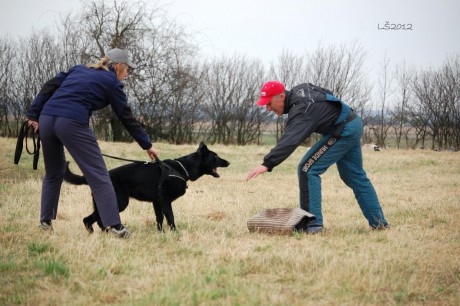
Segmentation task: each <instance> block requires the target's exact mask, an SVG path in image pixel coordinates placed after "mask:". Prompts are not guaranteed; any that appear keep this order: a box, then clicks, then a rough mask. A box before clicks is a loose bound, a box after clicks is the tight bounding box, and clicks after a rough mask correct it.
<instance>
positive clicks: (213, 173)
mask: <svg viewBox="0 0 460 306" xmlns="http://www.w3.org/2000/svg"><path fill="white" fill-rule="evenodd" d="M212 176H214V177H220V175H219V173H217V168H214V169H212Z"/></svg>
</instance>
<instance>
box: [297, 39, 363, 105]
mask: <svg viewBox="0 0 460 306" xmlns="http://www.w3.org/2000/svg"><path fill="white" fill-rule="evenodd" d="M366 57H367V55H366V53H365V51H364V50H363V48H362V46H361V45H360V44H359V43H358V42H357V41H356V40H354V41H352V42H351V43H349V44H342V45H339V46H333V45H331V46H329V47H324V46H322V45H319V46H318V48H317V49H316V51H315V52H313V53H312V54H307V62H306V68H307V71H306V74H305V76H306V77H308V81H309V82H310V83H313V84H315V85H319V86H322V87H325V88H328V89H329V90H331V91H332V92H333V93H334V95H336V96H337V97H338V98H339V99H341V100H343V101H344V102H346V103H348V104H350V106H351V107H352V108H353V109H354V110H355V111H356V112H358V113H360V112H362V111H363V110H364V109H365V107H366V104H367V103H368V101H369V95H370V87H369V85H368V82H367V73H366V71H365V66H364V64H365V61H366Z"/></svg>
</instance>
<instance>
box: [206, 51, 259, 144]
mask: <svg viewBox="0 0 460 306" xmlns="http://www.w3.org/2000/svg"><path fill="white" fill-rule="evenodd" d="M263 73H264V71H263V68H262V65H261V63H260V62H259V61H254V60H253V61H251V60H248V59H247V58H246V57H244V56H237V55H235V56H233V57H232V58H226V57H222V58H221V59H216V60H214V61H213V62H212V63H211V64H210V68H209V70H208V73H207V77H206V83H205V88H206V90H207V96H206V106H205V108H204V113H205V114H206V115H207V117H208V118H209V119H210V123H211V127H210V132H209V140H210V141H211V142H218V143H223V144H241V145H244V144H248V143H251V142H255V141H260V136H261V128H262V127H263V125H264V122H265V121H266V118H267V116H268V114H266V113H265V112H262V110H261V109H260V108H257V107H256V106H255V105H254V102H255V101H256V100H257V98H258V90H259V88H260V79H261V78H262V77H263Z"/></svg>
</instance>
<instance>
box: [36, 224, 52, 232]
mask: <svg viewBox="0 0 460 306" xmlns="http://www.w3.org/2000/svg"><path fill="white" fill-rule="evenodd" d="M38 228H39V229H42V230H44V231H50V232H52V231H53V226H52V225H51V221H40V224H39V225H38Z"/></svg>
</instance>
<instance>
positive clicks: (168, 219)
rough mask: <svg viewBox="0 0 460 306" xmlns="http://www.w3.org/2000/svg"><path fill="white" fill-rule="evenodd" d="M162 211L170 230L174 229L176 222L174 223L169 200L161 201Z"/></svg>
mask: <svg viewBox="0 0 460 306" xmlns="http://www.w3.org/2000/svg"><path fill="white" fill-rule="evenodd" d="M163 213H164V214H165V216H166V222H168V225H169V228H170V229H171V230H172V231H175V230H176V224H175V223H174V214H173V210H172V206H171V202H167V203H163Z"/></svg>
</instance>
